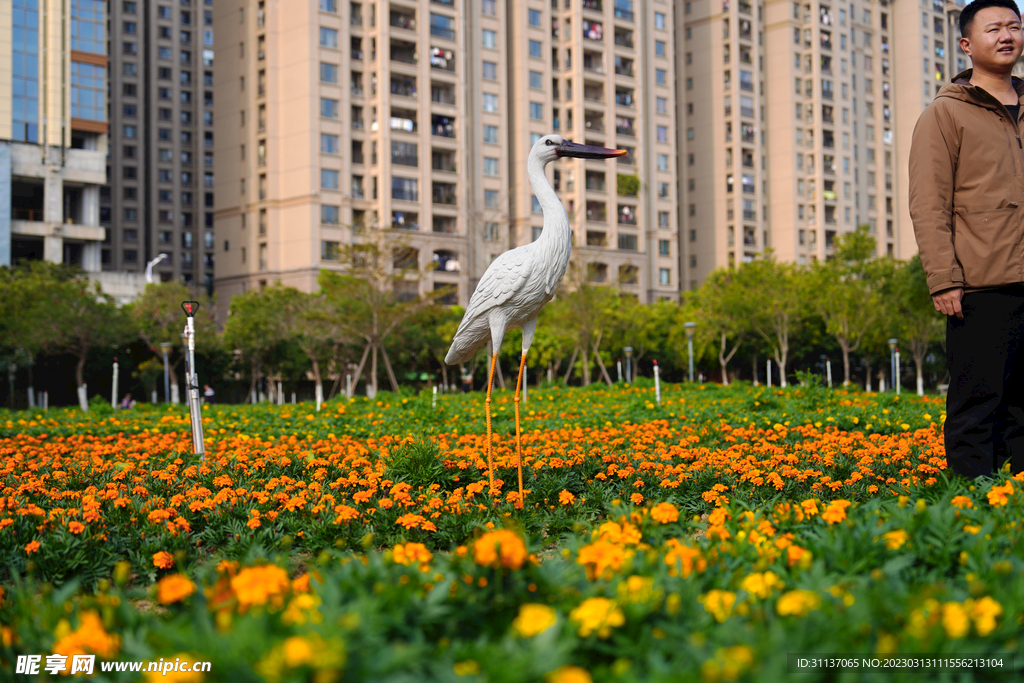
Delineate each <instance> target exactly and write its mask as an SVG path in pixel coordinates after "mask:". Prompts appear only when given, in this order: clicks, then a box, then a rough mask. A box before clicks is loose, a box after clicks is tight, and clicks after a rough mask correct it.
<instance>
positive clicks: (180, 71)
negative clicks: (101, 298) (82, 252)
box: [100, 0, 227, 289]
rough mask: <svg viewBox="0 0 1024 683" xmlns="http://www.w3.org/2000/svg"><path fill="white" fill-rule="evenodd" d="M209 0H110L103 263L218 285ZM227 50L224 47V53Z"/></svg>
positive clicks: (163, 277)
mask: <svg viewBox="0 0 1024 683" xmlns="http://www.w3.org/2000/svg"><path fill="white" fill-rule="evenodd" d="M212 6H213V2H212V0H174V1H173V2H172V1H171V0H159V1H156V0H154V1H152V2H143V1H136V0H112V1H111V2H110V7H109V13H108V16H109V27H110V37H109V49H110V73H111V81H112V87H111V102H110V122H111V131H110V141H111V146H110V155H109V159H108V162H107V175H108V177H109V185H108V187H107V188H104V192H103V196H102V203H101V208H100V212H101V223H102V224H103V226H104V227H106V228H107V235H106V241H105V242H104V245H103V252H102V254H103V259H102V261H103V269H104V271H109V272H111V273H113V272H121V273H125V272H127V273H137V274H139V275H140V276H141V274H142V273H143V272H144V271H145V269H146V266H147V264H148V263H149V262H150V261H152V260H154V259H156V258H158V257H159V256H160V254H163V255H164V257H163V258H162V259H161V260H160V261H159V262H158V263H155V264H154V266H153V276H154V279H159V280H171V279H175V280H181V281H184V282H190V283H196V284H203V285H206V286H207V287H209V288H210V289H212V287H213V272H214V268H213V266H214V253H215V252H214V247H215V244H214V232H213V230H214V224H213V215H214V214H213V212H214V194H213V192H214V187H213V185H214V175H213V171H214V141H215V139H214V132H213V124H214V120H213V116H214V109H213V108H214V87H213V85H214V75H213V65H214V48H215V45H214V32H213V9H212ZM222 57H227V54H226V52H225V54H223V55H222Z"/></svg>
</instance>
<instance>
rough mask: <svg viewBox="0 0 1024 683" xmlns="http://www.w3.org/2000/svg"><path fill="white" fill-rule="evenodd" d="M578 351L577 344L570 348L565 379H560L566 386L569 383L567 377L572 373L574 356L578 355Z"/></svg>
mask: <svg viewBox="0 0 1024 683" xmlns="http://www.w3.org/2000/svg"><path fill="white" fill-rule="evenodd" d="M579 353H580V347H578V346H577V347H576V348H575V349H573V350H572V356H571V357H570V358H569V369H568V370H566V371H565V379H563V380H562V383H563V384H565V385H566V386H568V385H569V377H570V376H571V375H572V369H573V367H574V366H575V365H576V356H578V355H579Z"/></svg>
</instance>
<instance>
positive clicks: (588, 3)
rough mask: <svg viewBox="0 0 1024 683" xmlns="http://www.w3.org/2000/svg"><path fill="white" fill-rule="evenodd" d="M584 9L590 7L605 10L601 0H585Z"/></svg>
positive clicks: (600, 10) (599, 10) (597, 10)
mask: <svg viewBox="0 0 1024 683" xmlns="http://www.w3.org/2000/svg"><path fill="white" fill-rule="evenodd" d="M583 9H589V10H593V11H595V12H603V11H604V5H602V4H601V0H583Z"/></svg>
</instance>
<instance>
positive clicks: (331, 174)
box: [320, 168, 340, 190]
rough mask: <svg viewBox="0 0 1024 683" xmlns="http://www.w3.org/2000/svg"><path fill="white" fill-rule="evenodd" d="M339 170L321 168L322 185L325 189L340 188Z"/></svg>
mask: <svg viewBox="0 0 1024 683" xmlns="http://www.w3.org/2000/svg"><path fill="white" fill-rule="evenodd" d="M339 175H340V174H339V173H338V171H332V170H330V169H326V168H324V169H320V187H322V188H324V189H325V190H337V189H338V177H339Z"/></svg>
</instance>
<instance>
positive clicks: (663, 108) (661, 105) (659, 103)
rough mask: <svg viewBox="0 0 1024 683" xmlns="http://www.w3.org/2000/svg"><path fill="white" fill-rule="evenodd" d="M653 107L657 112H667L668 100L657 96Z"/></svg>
mask: <svg viewBox="0 0 1024 683" xmlns="http://www.w3.org/2000/svg"><path fill="white" fill-rule="evenodd" d="M654 109H655V111H657V112H658V113H659V114H667V113H668V100H667V99H666V98H664V97H658V98H656V99H655V100H654Z"/></svg>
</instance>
